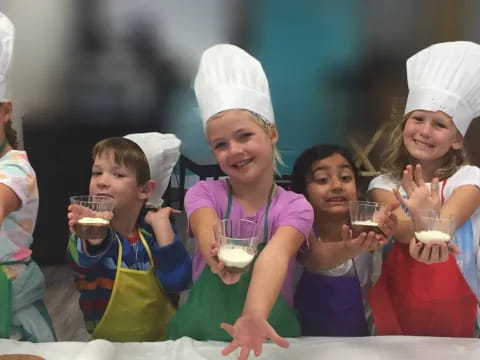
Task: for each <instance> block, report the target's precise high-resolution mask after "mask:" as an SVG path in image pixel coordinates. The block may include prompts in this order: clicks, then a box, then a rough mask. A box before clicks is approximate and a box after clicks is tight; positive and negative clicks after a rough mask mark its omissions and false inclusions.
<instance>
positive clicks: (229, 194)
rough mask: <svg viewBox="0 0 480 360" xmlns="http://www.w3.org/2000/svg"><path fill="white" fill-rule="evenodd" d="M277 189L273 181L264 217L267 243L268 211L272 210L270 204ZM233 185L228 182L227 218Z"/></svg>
mask: <svg viewBox="0 0 480 360" xmlns="http://www.w3.org/2000/svg"><path fill="white" fill-rule="evenodd" d="M274 189H275V181H273V183H272V186H271V187H270V192H269V193H268V201H267V207H266V208H265V217H264V219H263V241H262V243H266V242H267V241H268V211H269V210H270V204H271V203H272V195H273V190H274ZM232 193H233V192H232V186H231V185H230V183H229V182H228V203H227V210H226V211H225V219H228V218H229V217H230V212H231V210H232V198H233V194H232Z"/></svg>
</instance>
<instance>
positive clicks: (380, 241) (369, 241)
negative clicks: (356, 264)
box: [342, 225, 387, 256]
mask: <svg viewBox="0 0 480 360" xmlns="http://www.w3.org/2000/svg"><path fill="white" fill-rule="evenodd" d="M342 240H343V241H344V244H345V247H346V248H347V249H348V250H350V251H352V252H353V253H355V256H356V255H359V254H362V253H365V252H368V251H374V250H375V249H377V248H379V247H380V246H382V245H384V244H385V243H386V242H387V239H386V238H385V236H384V235H382V234H377V233H375V232H373V231H370V232H368V233H366V232H362V233H361V234H360V235H358V236H357V237H356V238H354V237H353V234H352V230H350V228H349V227H348V226H347V225H343V226H342Z"/></svg>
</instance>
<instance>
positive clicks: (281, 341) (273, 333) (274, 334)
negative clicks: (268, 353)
mask: <svg viewBox="0 0 480 360" xmlns="http://www.w3.org/2000/svg"><path fill="white" fill-rule="evenodd" d="M268 337H269V338H270V340H272V341H273V342H274V343H275V344H277V345H278V346H280V347H282V348H288V347H289V346H290V343H289V342H288V341H287V340H286V339H285V338H283V337H281V336H280V335H278V334H277V332H276V331H275V330H273V328H272V331H270V332H269V334H268ZM257 356H258V355H257Z"/></svg>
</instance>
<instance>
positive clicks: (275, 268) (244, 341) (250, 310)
mask: <svg viewBox="0 0 480 360" xmlns="http://www.w3.org/2000/svg"><path fill="white" fill-rule="evenodd" d="M312 224H313V209H312V206H311V205H310V204H309V203H308V202H307V201H306V200H305V198H304V197H303V196H302V197H296V198H293V199H291V200H290V202H289V203H288V204H285V205H284V206H283V207H282V210H281V212H280V214H279V217H278V227H277V229H276V230H275V232H274V233H273V236H272V237H271V238H270V240H269V241H268V243H267V245H266V246H265V248H264V249H263V250H262V251H261V252H260V255H259V256H258V258H257V260H256V261H255V264H254V266H253V273H252V278H251V280H250V285H249V288H248V293H247V297H246V300H245V304H244V306H243V311H242V315H241V316H240V317H239V318H238V319H237V320H236V321H235V324H233V326H232V325H230V324H225V323H223V324H221V326H222V328H223V329H224V330H226V331H227V332H228V333H229V334H230V335H231V336H232V337H233V341H232V342H231V343H230V344H229V345H227V346H226V347H225V348H224V350H223V352H222V353H223V355H228V354H229V353H230V352H232V351H233V350H234V349H235V348H237V347H240V348H241V352H240V357H239V359H246V358H247V357H248V354H249V352H250V350H253V351H254V354H255V356H258V355H259V354H261V352H262V344H263V343H264V342H265V341H266V339H271V340H272V341H273V342H275V343H276V344H277V345H279V346H282V347H288V341H287V340H285V339H283V338H282V337H280V336H279V335H278V334H277V333H276V331H275V330H274V329H273V328H272V327H271V326H270V324H269V323H268V321H267V318H268V315H269V313H270V311H271V309H272V307H273V305H274V303H275V301H276V299H277V298H278V296H279V294H280V290H281V288H282V286H283V284H284V281H285V277H286V274H287V271H288V266H289V263H290V260H291V258H292V257H294V256H295V255H296V254H297V252H298V250H299V248H300V246H301V245H302V243H303V242H304V241H305V240H306V238H307V237H308V236H309V234H310V231H311V229H312ZM287 300H288V299H287Z"/></svg>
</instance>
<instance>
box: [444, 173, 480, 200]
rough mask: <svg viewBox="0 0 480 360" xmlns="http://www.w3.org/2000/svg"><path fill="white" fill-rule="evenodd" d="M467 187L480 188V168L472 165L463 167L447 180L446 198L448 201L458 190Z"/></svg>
mask: <svg viewBox="0 0 480 360" xmlns="http://www.w3.org/2000/svg"><path fill="white" fill-rule="evenodd" d="M465 185H474V186H476V187H478V188H480V168H478V167H477V166H472V165H466V166H462V167H461V168H460V169H459V170H458V171H457V172H456V173H455V174H453V175H452V176H451V177H450V178H449V179H448V180H447V183H446V185H445V192H444V196H445V198H446V199H448V198H449V197H450V196H451V194H452V193H453V191H454V190H455V189H456V188H458V187H460V186H465Z"/></svg>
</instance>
